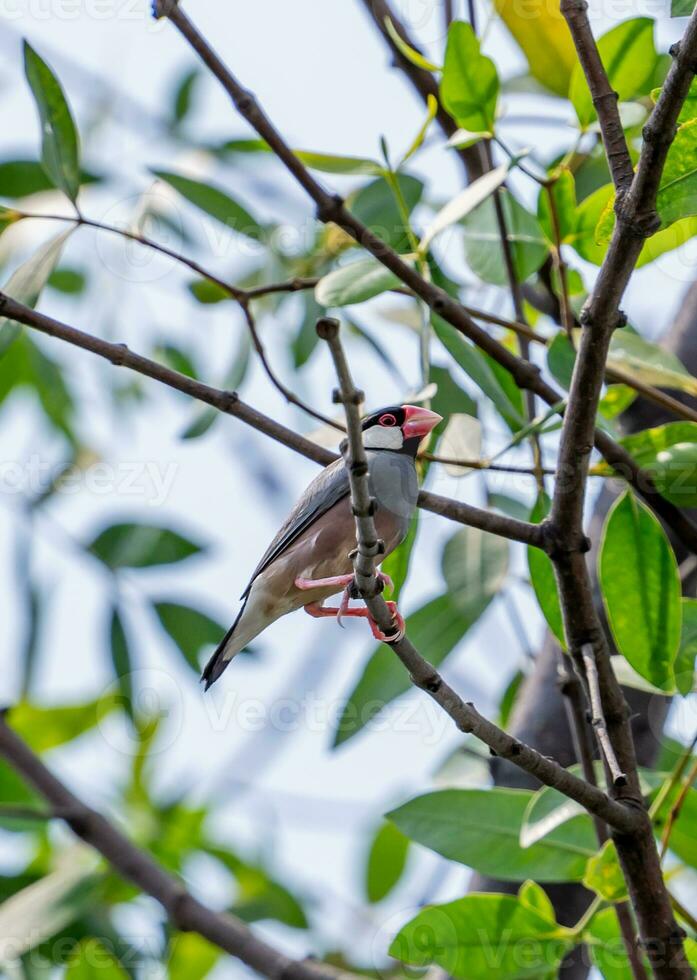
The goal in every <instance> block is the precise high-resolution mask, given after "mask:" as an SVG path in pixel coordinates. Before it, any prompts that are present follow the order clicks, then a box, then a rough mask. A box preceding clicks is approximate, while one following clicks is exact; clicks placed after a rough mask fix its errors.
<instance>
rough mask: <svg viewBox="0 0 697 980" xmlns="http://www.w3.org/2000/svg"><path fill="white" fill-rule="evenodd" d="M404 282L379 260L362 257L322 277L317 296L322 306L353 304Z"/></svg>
mask: <svg viewBox="0 0 697 980" xmlns="http://www.w3.org/2000/svg"><path fill="white" fill-rule="evenodd" d="M401 285H402V281H401V279H399V278H398V277H397V276H396V275H395V274H394V273H393V272H390V270H389V269H387V268H386V267H385V266H384V265H383V264H382V263H381V262H378V260H377V259H374V258H369V259H359V260H358V261H357V262H349V263H348V264H347V265H342V266H340V267H339V268H338V269H334V271H333V272H329V273H328V274H327V275H326V276H323V277H322V278H321V279H320V281H319V282H318V283H317V285H316V287H315V299H316V300H317V302H318V303H320V304H321V305H322V306H351V305H353V304H354V303H365V301H366V300H369V299H372V298H373V297H374V296H379V295H380V293H385V292H387V291H388V290H390V289H396V288H397V287H398V286H401Z"/></svg>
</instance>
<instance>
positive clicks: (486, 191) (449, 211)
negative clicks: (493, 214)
mask: <svg viewBox="0 0 697 980" xmlns="http://www.w3.org/2000/svg"><path fill="white" fill-rule="evenodd" d="M509 170H510V165H509V164H503V165H502V166H500V167H496V169H495V170H490V171H488V173H485V174H484V175H483V176H482V177H478V178H477V180H475V181H473V182H472V183H471V184H469V185H468V186H467V187H465V189H464V190H463V191H460V193H459V194H457V195H456V196H455V197H454V198H453V199H452V200H451V201H448V203H447V204H446V205H445V206H444V207H442V208H441V209H440V211H438V213H437V214H436V215H435V217H434V218H433V220H432V221H431V223H430V225H429V226H428V228H427V229H426V231H425V232H424V234H423V237H422V239H421V241H420V242H419V251H420V252H422V253H424V252H427V251H428V249H429V248H430V246H431V243H432V242H433V240H434V239H435V238H437V237H438V235H440V233H441V232H442V231H445V229H446V228H449V227H450V226H451V225H454V224H455V222H457V221H462V220H463V219H464V218H466V217H467V215H468V214H471V213H472V211H474V210H475V208H478V207H479V206H480V204H482V203H483V202H484V201H486V200H487V198H489V197H491V195H492V194H493V193H494V192H495V191H496V190H497V189H498V188H499V187H500V186H501V184H503V182H504V181H505V180H506V177H507V176H508V172H509Z"/></svg>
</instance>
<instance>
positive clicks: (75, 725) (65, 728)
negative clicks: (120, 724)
mask: <svg viewBox="0 0 697 980" xmlns="http://www.w3.org/2000/svg"><path fill="white" fill-rule="evenodd" d="M115 707H116V702H115V701H114V699H113V698H109V697H101V698H98V699H97V700H96V701H87V702H85V703H83V704H62V705H56V706H54V707H43V706H39V705H36V704H31V703H30V702H28V701H21V702H20V703H19V704H17V705H15V707H13V708H12V711H11V715H10V722H11V724H12V728H13V730H14V731H16V732H17V734H18V735H19V736H20V737H21V738H23V739H25V740H26V741H27V742H29V744H30V745H31V747H32V748H33V750H34V751H35V752H38V753H39V754H42V753H43V752H48V751H50V750H51V749H55V748H57V746H59V745H65V743H66V742H72V741H73V739H76V738H78V737H79V736H80V735H83V734H84V733H85V732H87V731H90V729H92V728H94V727H95V726H96V725H98V724H99V723H100V722H101V721H102V719H103V718H105V717H106V716H107V715H108V714H109V712H111V711H113V710H114V708H115Z"/></svg>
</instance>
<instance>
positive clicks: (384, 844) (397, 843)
mask: <svg viewBox="0 0 697 980" xmlns="http://www.w3.org/2000/svg"><path fill="white" fill-rule="evenodd" d="M408 852H409V839H408V838H407V837H405V836H404V834H403V833H401V831H399V830H397V828H396V827H395V825H394V824H393V823H383V824H381V826H380V827H379V829H378V831H377V833H376V834H375V836H374V837H373V840H372V842H371V845H370V851H369V852H368V863H367V865H366V869H365V895H366V898H367V899H368V901H369V902H371V903H374V902H381V901H382V899H383V898H386V897H387V895H389V893H390V892H391V891H392V889H393V888H394V887H395V885H396V884H397V883H398V882H399V880H400V878H401V877H402V874H403V873H404V868H405V867H406V863H407V854H408Z"/></svg>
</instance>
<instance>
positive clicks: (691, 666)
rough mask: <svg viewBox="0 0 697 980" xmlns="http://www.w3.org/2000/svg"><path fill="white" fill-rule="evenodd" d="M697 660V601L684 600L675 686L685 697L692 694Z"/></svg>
mask: <svg viewBox="0 0 697 980" xmlns="http://www.w3.org/2000/svg"><path fill="white" fill-rule="evenodd" d="M696 658H697V599H685V598H683V599H682V630H681V633H680V647H679V648H678V655H677V657H676V658H675V684H676V686H677V688H678V691H680V693H681V694H682V695H684V696H685V697H687V695H688V694H691V693H692V689H693V687H694V681H695V659H696Z"/></svg>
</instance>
